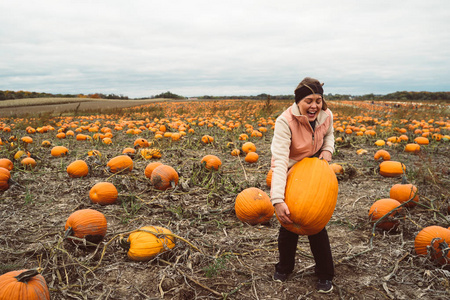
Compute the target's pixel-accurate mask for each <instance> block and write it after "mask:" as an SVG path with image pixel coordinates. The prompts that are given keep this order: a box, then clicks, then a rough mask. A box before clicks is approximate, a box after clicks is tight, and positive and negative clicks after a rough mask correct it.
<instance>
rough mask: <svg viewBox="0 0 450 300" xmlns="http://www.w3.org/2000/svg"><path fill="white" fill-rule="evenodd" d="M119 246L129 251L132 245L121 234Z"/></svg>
mask: <svg viewBox="0 0 450 300" xmlns="http://www.w3.org/2000/svg"><path fill="white" fill-rule="evenodd" d="M119 246H120V247H122V248H123V249H125V250H127V251H128V250H130V247H131V243H130V242H128V240H127V239H126V238H125V237H124V236H123V235H122V234H121V235H120V236H119Z"/></svg>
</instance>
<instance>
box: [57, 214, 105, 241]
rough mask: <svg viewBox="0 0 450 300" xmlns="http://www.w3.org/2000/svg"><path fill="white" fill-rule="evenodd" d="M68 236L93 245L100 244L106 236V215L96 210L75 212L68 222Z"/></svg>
mask: <svg viewBox="0 0 450 300" xmlns="http://www.w3.org/2000/svg"><path fill="white" fill-rule="evenodd" d="M64 229H65V231H66V234H65V235H66V236H75V237H77V238H81V239H82V238H85V239H86V240H87V241H90V242H92V243H98V242H100V241H101V240H102V239H103V237H104V236H105V235H106V229H107V222H106V218H105V215H103V214H102V213H101V212H99V211H96V210H94V209H90V208H87V209H80V210H77V211H75V212H73V213H72V214H71V215H70V216H69V218H68V219H67V221H66V225H65V228H64Z"/></svg>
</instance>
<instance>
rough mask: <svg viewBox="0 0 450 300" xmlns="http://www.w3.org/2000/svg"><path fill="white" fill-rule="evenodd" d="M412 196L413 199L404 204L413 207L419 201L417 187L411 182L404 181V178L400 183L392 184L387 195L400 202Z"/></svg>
mask: <svg viewBox="0 0 450 300" xmlns="http://www.w3.org/2000/svg"><path fill="white" fill-rule="evenodd" d="M413 196H414V199H413V201H411V202H409V203H408V204H406V205H405V206H407V207H414V206H416V205H417V203H418V202H419V194H418V193H417V187H416V186H415V185H413V184H411V183H406V180H404V181H402V183H401V184H400V183H398V184H394V185H393V186H392V187H391V189H390V191H389V197H390V198H391V199H395V200H397V201H398V202H400V203H403V202H406V201H408V200H410V199H411V198H412V197H413Z"/></svg>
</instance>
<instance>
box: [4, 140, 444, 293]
mask: <svg viewBox="0 0 450 300" xmlns="http://www.w3.org/2000/svg"><path fill="white" fill-rule="evenodd" d="M207 139H208V140H209V138H207ZM141 142H145V141H142V140H141ZM140 145H141V144H140V142H139V141H138V140H137V141H136V142H135V148H132V149H136V148H140ZM242 149H243V151H244V152H246V153H247V155H248V153H255V150H256V147H254V145H250V144H248V143H246V144H245V148H242ZM130 151H131V150H130ZM131 152H132V151H131ZM67 153H68V149H67V148H65V147H63V146H57V147H54V148H53V149H52V151H51V155H52V156H56V157H58V156H63V155H67ZM130 154H131V153H127V152H126V151H125V150H124V152H123V154H122V155H119V156H116V157H114V158H112V159H111V160H109V161H108V163H107V169H108V171H109V172H111V173H127V172H129V171H131V170H132V169H133V159H132V158H131V157H130V156H132V155H130ZM92 155H101V154H100V153H92ZM374 158H375V159H376V160H378V159H382V160H383V161H382V162H381V163H380V165H379V172H380V174H381V175H382V176H387V177H396V176H404V174H405V169H406V167H405V165H404V164H402V163H400V162H397V161H392V160H391V159H390V155H389V153H388V152H387V151H385V150H379V151H377V153H376V154H375V156H374ZM22 161H23V160H22ZM201 164H202V165H203V166H204V167H205V168H207V169H209V170H219V168H220V166H221V165H222V162H221V160H220V158H218V157H217V156H214V155H206V156H205V157H203V158H202V160H201ZM13 167H14V165H13V162H12V161H10V160H9V159H6V158H3V159H0V190H6V189H8V188H9V184H10V171H11V170H13ZM88 172H89V167H88V165H87V163H86V162H85V161H83V160H76V161H74V162H72V163H71V164H69V165H68V167H67V174H68V176H70V177H73V178H77V177H83V176H87V175H88ZM340 172H342V170H341V169H339V165H337V164H332V165H329V164H328V162H326V161H325V160H322V159H318V158H305V159H303V160H302V161H300V162H298V163H297V164H295V165H294V166H293V167H292V168H291V169H290V171H289V173H288V176H287V183H286V192H285V202H286V204H287V205H288V207H289V210H290V212H291V220H292V221H293V223H292V224H285V223H281V225H282V226H284V227H286V228H287V229H288V230H290V231H292V232H295V233H298V234H301V235H313V234H315V233H317V232H319V231H320V230H322V229H323V228H324V227H325V225H326V224H327V223H328V222H329V220H330V219H331V216H332V214H333V212H334V209H335V206H336V202H337V196H338V180H337V177H336V174H338V173H340ZM305 174H307V175H306V176H305ZM144 175H145V176H146V177H147V178H149V179H150V183H151V184H152V185H153V186H154V187H155V188H156V189H159V190H168V189H171V188H175V187H176V185H177V184H178V179H179V178H178V173H177V171H176V170H175V169H174V168H173V167H171V166H169V165H165V164H162V163H161V162H151V163H149V164H148V165H147V166H146V168H145V171H144ZM403 178H405V177H403ZM266 182H267V184H268V185H269V186H270V184H271V172H270V171H269V173H268V174H267V177H266ZM117 197H118V191H117V189H116V187H115V186H114V185H113V184H112V183H109V182H99V183H96V184H95V185H94V186H93V187H92V188H91V189H90V191H89V198H90V199H91V201H92V202H93V203H98V204H100V205H108V204H113V203H115V202H116V200H117ZM418 201H419V197H418V193H417V188H416V187H415V186H414V185H412V184H407V183H406V182H405V181H404V182H402V183H401V184H396V185H394V186H393V187H392V188H391V191H390V197H389V198H386V199H380V200H377V201H376V202H375V203H374V204H373V205H372V207H371V208H370V211H369V217H370V219H371V221H372V222H377V220H379V219H380V218H383V217H384V216H385V215H386V214H390V215H389V217H388V218H386V217H384V218H385V220H383V222H379V223H376V226H377V227H379V228H381V229H384V230H390V229H392V228H395V227H396V226H398V224H399V223H398V222H399V220H398V219H397V218H395V216H396V215H397V214H399V212H400V210H401V209H402V208H403V207H412V206H414V205H415V204H416V203H417V202H418ZM402 203H404V204H403V205H402ZM397 208H398V209H397ZM235 212H236V216H237V218H238V219H239V220H241V221H242V222H245V223H248V224H251V225H255V224H260V223H267V222H268V221H269V220H271V218H272V217H273V215H274V208H273V205H272V204H271V202H270V197H269V196H268V195H267V194H266V193H265V192H264V191H263V190H261V189H258V188H255V187H250V188H247V189H245V190H243V191H242V192H240V193H239V194H238V195H237V197H236V200H235ZM106 232H107V220H106V218H105V216H104V215H103V214H102V213H101V212H99V211H97V210H94V209H81V210H77V211H75V212H74V213H72V214H71V215H70V216H69V218H68V219H67V221H66V224H65V235H64V236H65V238H67V239H71V240H73V241H74V242H80V241H84V242H85V243H86V242H88V243H94V244H96V243H99V242H100V241H102V240H103V238H104V236H105V235H106ZM176 238H177V236H176V235H175V234H173V233H172V232H171V231H170V230H169V229H166V228H163V227H160V226H145V227H142V228H139V229H136V230H134V231H132V232H130V233H129V234H128V236H127V237H125V236H124V235H123V236H121V237H120V241H119V244H120V245H121V246H123V247H124V248H125V249H127V255H128V257H129V258H130V259H132V260H136V261H146V260H149V259H151V258H153V257H155V256H156V255H158V254H160V253H162V252H165V251H168V250H170V249H172V248H174V247H175V243H176ZM448 241H450V229H446V228H443V227H440V226H430V227H426V228H424V229H423V230H421V231H420V232H419V233H418V234H417V236H416V239H415V251H416V253H417V254H419V255H428V254H430V249H431V258H432V259H434V260H436V261H437V262H438V263H441V264H444V263H449V262H450V253H448V245H447V243H448ZM445 249H447V250H445ZM40 271H42V270H40V269H30V270H19V271H12V272H8V273H6V274H3V275H1V276H0V298H1V297H4V298H5V299H21V298H20V297H21V295H23V293H27V295H29V296H28V297H30V298H31V295H34V296H33V297H37V298H38V299H49V298H50V297H49V292H48V288H47V286H46V283H45V279H44V278H43V277H42V275H40V274H39V272H40ZM39 297H40V298H39Z"/></svg>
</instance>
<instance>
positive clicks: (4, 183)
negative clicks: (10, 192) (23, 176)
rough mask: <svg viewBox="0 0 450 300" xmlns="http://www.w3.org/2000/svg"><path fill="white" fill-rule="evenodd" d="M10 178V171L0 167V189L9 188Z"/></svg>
mask: <svg viewBox="0 0 450 300" xmlns="http://www.w3.org/2000/svg"><path fill="white" fill-rule="evenodd" d="M10 179H11V173H10V172H9V170H8V169H5V168H2V167H0V191H6V190H7V189H9V181H10Z"/></svg>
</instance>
